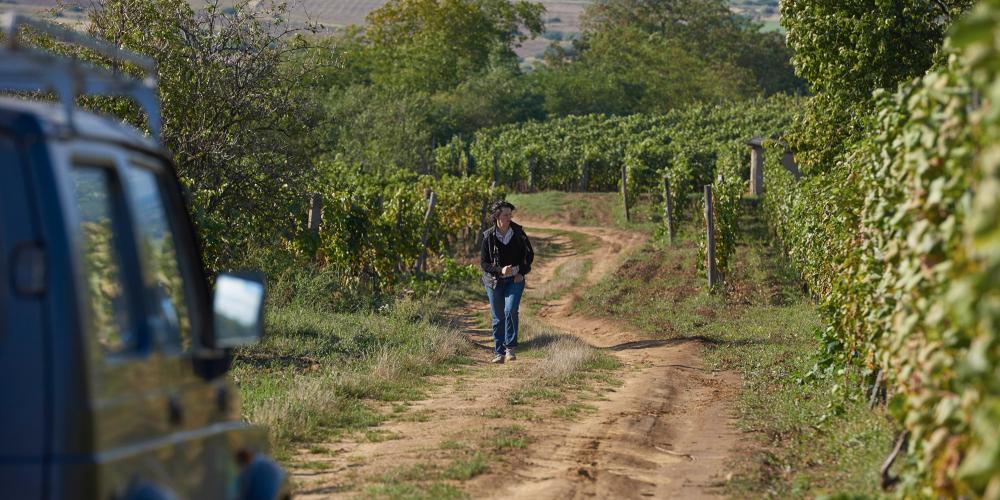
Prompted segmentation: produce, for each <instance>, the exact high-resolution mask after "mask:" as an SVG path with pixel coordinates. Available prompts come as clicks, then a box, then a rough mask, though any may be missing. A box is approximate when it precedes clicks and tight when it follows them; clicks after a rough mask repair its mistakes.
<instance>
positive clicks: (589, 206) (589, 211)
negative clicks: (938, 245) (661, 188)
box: [507, 191, 662, 230]
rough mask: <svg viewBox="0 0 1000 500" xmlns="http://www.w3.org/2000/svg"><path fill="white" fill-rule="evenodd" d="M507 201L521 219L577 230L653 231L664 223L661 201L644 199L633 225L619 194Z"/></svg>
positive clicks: (543, 195)
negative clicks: (555, 224) (616, 229)
mask: <svg viewBox="0 0 1000 500" xmlns="http://www.w3.org/2000/svg"><path fill="white" fill-rule="evenodd" d="M507 200H508V201H510V202H511V203H513V204H514V206H516V207H517V210H516V211H515V212H514V220H515V221H517V217H518V215H523V216H525V217H527V218H531V219H542V220H545V221H549V222H559V223H568V224H573V225H577V226H605V227H607V226H614V227H617V228H619V229H633V230H652V229H653V227H655V225H656V224H659V223H660V222H661V220H662V219H661V217H662V215H661V210H662V208H660V203H659V200H658V199H657V198H655V197H650V196H645V195H644V196H642V197H640V199H639V200H637V201H635V202H633V203H634V204H635V206H634V207H631V208H630V210H629V211H630V213H631V215H632V221H631V222H626V220H625V209H624V207H623V206H622V199H621V195H620V194H619V193H564V192H559V191H544V192H540V193H518V194H511V195H509V196H508V197H507Z"/></svg>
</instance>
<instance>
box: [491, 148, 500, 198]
mask: <svg viewBox="0 0 1000 500" xmlns="http://www.w3.org/2000/svg"><path fill="white" fill-rule="evenodd" d="M499 180H500V157H499V156H498V155H497V152H496V151H494V152H493V182H491V183H490V189H496V187H497V182H498V181H499Z"/></svg>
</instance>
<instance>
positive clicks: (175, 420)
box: [167, 394, 184, 425]
mask: <svg viewBox="0 0 1000 500" xmlns="http://www.w3.org/2000/svg"><path fill="white" fill-rule="evenodd" d="M167 413H168V415H169V418H170V423H171V424H172V425H180V424H181V422H183V421H184V407H183V406H181V399H180V397H178V396H177V395H176V394H175V395H172V396H170V398H169V399H167Z"/></svg>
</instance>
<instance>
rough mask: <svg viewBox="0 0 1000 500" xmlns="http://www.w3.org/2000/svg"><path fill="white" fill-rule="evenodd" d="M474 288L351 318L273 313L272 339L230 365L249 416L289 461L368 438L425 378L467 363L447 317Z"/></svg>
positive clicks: (417, 393)
mask: <svg viewBox="0 0 1000 500" xmlns="http://www.w3.org/2000/svg"><path fill="white" fill-rule="evenodd" d="M471 287H472V285H469V287H467V288H466V287H461V286H449V287H447V291H445V292H442V293H440V294H436V293H432V294H428V295H426V296H424V297H423V298H422V299H412V298H402V299H400V300H397V301H396V302H394V303H392V304H391V305H387V306H384V307H382V308H380V309H379V310H373V311H363V312H355V313H335V312H330V311H328V310H326V309H324V308H322V307H309V306H306V305H303V304H291V305H284V306H274V307H271V308H270V309H269V310H268V311H267V315H266V321H267V332H268V334H267V336H266V337H265V339H264V340H263V341H262V342H261V343H260V344H258V345H256V346H253V347H251V348H248V349H243V350H241V351H240V352H239V353H238V355H237V358H236V361H235V362H234V366H233V375H234V377H235V379H236V381H237V383H238V385H239V387H240V395H241V397H242V403H243V413H244V416H245V418H247V419H248V420H249V421H251V422H254V423H257V424H262V425H265V426H267V427H268V428H269V429H270V436H271V440H272V445H273V447H274V451H275V455H276V456H277V457H278V459H279V460H282V461H286V462H287V461H288V460H290V459H291V456H292V454H293V452H294V450H295V449H296V447H300V446H304V445H309V444H312V443H318V442H322V441H324V440H328V439H332V438H335V437H337V436H340V435H343V434H344V433H351V432H356V433H359V434H365V433H366V432H368V433H369V434H370V431H369V430H370V429H371V428H372V427H374V426H377V425H378V424H380V423H381V422H383V421H384V420H385V419H386V418H388V417H390V416H393V415H394V413H395V412H394V410H393V405H392V403H393V402H403V401H411V400H415V399H419V398H422V397H424V395H425V394H426V390H427V389H428V388H429V382H428V381H427V377H428V376H430V375H435V374H440V373H445V372H447V371H448V370H449V369H450V368H452V367H454V366H456V365H461V364H463V363H466V362H467V357H466V353H467V349H468V345H467V343H466V342H464V341H463V340H462V339H461V338H460V336H459V335H458V333H457V332H455V331H454V330H452V329H451V328H449V327H448V326H447V325H446V324H445V321H444V319H443V317H442V316H441V314H442V313H443V312H444V311H445V310H447V309H448V308H449V307H451V306H453V305H454V304H456V303H459V302H460V301H461V300H463V299H464V298H466V297H468V296H469V294H470V293H472V290H471ZM400 407H401V405H396V406H395V408H396V409H398V408H400ZM365 435H366V436H367V434H365ZM384 438H385V436H375V435H372V438H371V439H384Z"/></svg>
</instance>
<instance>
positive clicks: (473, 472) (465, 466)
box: [441, 451, 486, 481]
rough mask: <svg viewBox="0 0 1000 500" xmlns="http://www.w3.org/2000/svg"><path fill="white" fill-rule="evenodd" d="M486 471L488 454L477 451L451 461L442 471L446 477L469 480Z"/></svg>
mask: <svg viewBox="0 0 1000 500" xmlns="http://www.w3.org/2000/svg"><path fill="white" fill-rule="evenodd" d="M483 472H486V455H485V454H483V453H482V452H478V451H477V452H475V453H473V454H472V456H470V457H462V458H459V459H457V460H455V461H454V462H452V463H451V465H449V466H448V467H447V468H446V469H445V470H444V471H443V472H442V473H441V475H442V477H444V478H445V479H453V480H456V481H468V480H469V479H472V478H474V477H476V476H478V475H480V474H482V473H483Z"/></svg>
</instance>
